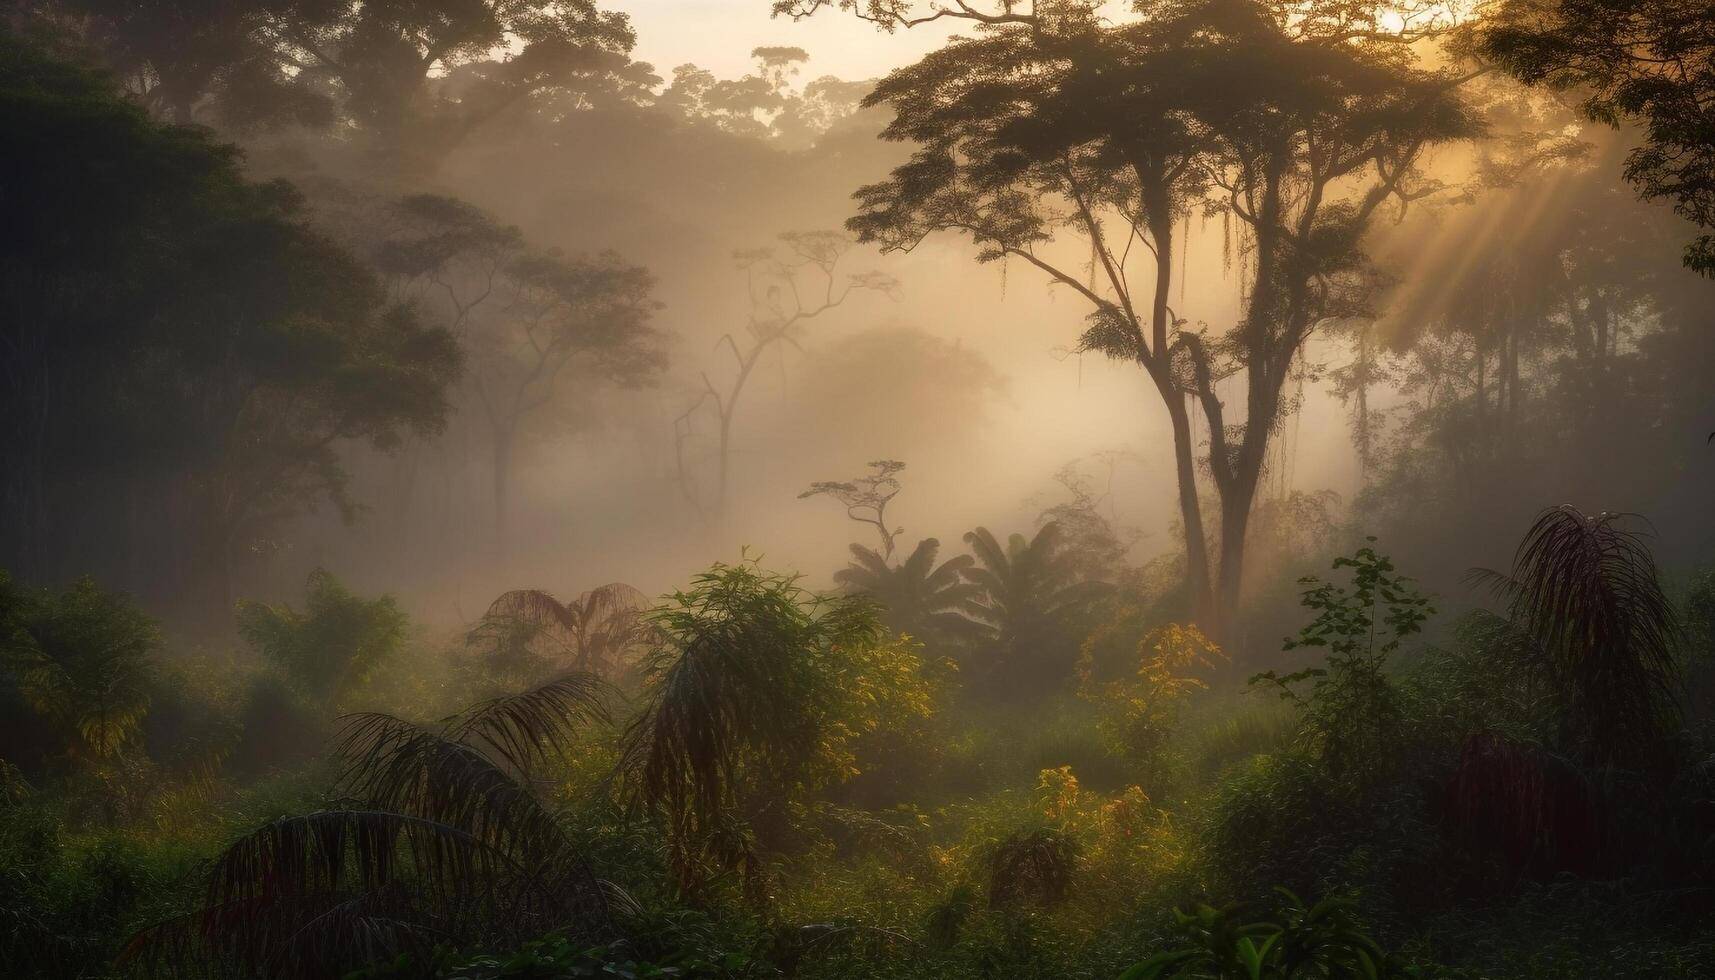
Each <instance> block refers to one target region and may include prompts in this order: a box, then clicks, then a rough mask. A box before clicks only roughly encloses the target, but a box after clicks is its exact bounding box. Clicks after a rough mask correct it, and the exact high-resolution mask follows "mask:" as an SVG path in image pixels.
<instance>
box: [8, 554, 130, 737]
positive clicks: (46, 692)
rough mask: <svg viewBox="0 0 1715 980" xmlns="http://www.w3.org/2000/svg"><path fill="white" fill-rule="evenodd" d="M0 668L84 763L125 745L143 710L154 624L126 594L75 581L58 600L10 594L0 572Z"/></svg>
mask: <svg viewBox="0 0 1715 980" xmlns="http://www.w3.org/2000/svg"><path fill="white" fill-rule="evenodd" d="M0 605H3V606H4V607H8V608H4V609H0V629H3V632H0V663H4V665H5V667H6V668H7V671H8V672H9V673H10V674H11V675H12V680H13V683H14V684H16V685H17V688H18V691H19V693H20V694H22V695H23V697H24V700H25V701H26V702H27V703H28V704H29V705H30V707H31V708H32V709H33V710H34V711H35V712H36V713H37V714H38V715H40V716H41V717H42V718H43V719H44V720H46V721H47V722H49V723H50V724H51V725H53V726H54V727H55V728H56V729H58V730H59V733H60V736H61V737H62V738H63V739H64V741H65V746H66V752H67V754H68V755H70V756H71V757H72V758H73V759H77V760H80V761H84V762H87V763H96V764H99V763H102V762H105V761H108V760H111V759H113V758H115V757H117V756H119V755H121V754H122V753H124V752H125V751H126V750H127V748H128V747H130V746H131V744H132V742H133V741H134V740H135V738H136V736H137V734H138V731H139V729H140V727H141V725H142V723H143V718H144V716H145V715H146V714H147V712H148V710H149V689H150V684H151V682H152V680H153V679H154V665H153V664H152V663H151V658H152V657H153V655H154V654H155V652H156V650H157V649H158V648H159V646H160V637H159V635H158V633H157V631H156V628H155V624H154V623H153V622H152V621H151V620H150V619H149V617H148V616H147V615H145V614H144V613H143V611H142V610H141V609H139V608H137V606H136V604H135V603H133V602H132V601H131V599H130V598H129V597H127V596H124V595H122V594H119V593H113V592H104V591H102V590H101V589H100V588H98V587H97V586H96V584H95V583H94V582H93V581H92V580H90V579H88V578H84V579H79V580H78V581H77V582H75V583H73V584H72V586H71V587H70V588H68V589H66V590H65V591H64V592H61V593H59V594H57V595H56V594H53V593H47V592H43V593H40V594H31V593H28V592H24V591H22V590H15V589H14V587H13V586H12V584H11V580H10V579H9V578H8V577H6V576H5V575H4V573H0Z"/></svg>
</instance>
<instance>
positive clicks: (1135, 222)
mask: <svg viewBox="0 0 1715 980" xmlns="http://www.w3.org/2000/svg"><path fill="white" fill-rule="evenodd" d="M834 5H835V4H830V3H828V2H825V0H809V2H794V0H783V2H781V3H779V4H777V5H776V11H777V12H779V13H784V14H789V15H792V16H803V15H807V14H809V13H813V12H814V11H815V10H817V9H818V8H822V7H826V6H834ZM837 6H839V7H842V8H845V9H849V10H852V11H854V12H856V13H857V14H858V15H859V16H860V17H862V18H864V19H866V20H873V21H875V22H877V23H879V24H880V25H881V26H883V27H885V28H888V29H893V28H896V27H901V26H907V27H908V26H911V25H913V24H916V23H922V22H924V21H926V20H930V19H941V18H955V19H966V20H971V21H975V22H978V23H981V24H983V25H985V28H986V29H985V30H984V31H983V33H982V34H980V35H979V36H978V37H976V38H974V39H955V40H953V41H952V42H950V43H949V44H948V45H947V46H946V47H945V48H943V49H941V50H940V51H937V52H935V53H933V54H931V55H929V56H928V57H926V58H924V59H923V60H922V61H921V62H919V63H918V64H916V65H914V66H912V67H909V68H905V69H901V70H899V71H896V72H894V73H893V74H892V75H890V76H889V77H888V78H887V79H886V80H884V81H883V82H882V83H881V85H880V86H879V87H878V88H877V89H876V91H875V92H874V93H873V94H872V95H871V96H870V97H869V99H868V100H867V102H866V104H869V105H881V104H885V105H888V106H891V107H892V108H893V110H894V112H895V119H894V121H893V123H892V124H890V126H889V127H888V129H887V130H886V131H885V133H884V136H885V137H886V138H888V139H894V140H901V141H909V142H912V143H914V144H916V145H917V146H918V147H919V149H918V150H917V151H916V152H915V153H914V154H913V155H912V158H911V160H910V161H909V162H908V163H906V164H904V165H903V166H901V167H899V168H898V169H896V170H895V171H894V173H893V176H892V179H891V180H889V181H887V182H884V183H880V184H875V185H871V186H869V187H865V188H863V189H862V190H861V191H859V192H858V200H859V204H860V213H859V214H858V216H857V217H855V218H853V219H852V221H851V227H852V228H853V229H854V230H856V231H857V232H858V235H859V239H860V240H862V241H875V242H878V243H880V244H881V246H882V247H883V248H884V249H888V250H909V249H911V248H913V247H915V246H916V245H917V244H918V243H919V242H921V241H922V240H923V239H924V238H925V237H927V236H929V235H931V234H934V233H936V232H941V231H954V232H960V233H964V234H968V235H969V236H970V237H971V238H972V240H973V241H974V242H975V243H976V244H977V245H978V247H979V255H978V257H979V259H980V260H983V261H996V260H1004V259H1009V258H1016V259H1018V260H1021V261H1023V262H1024V263H1026V264H1027V265H1029V266H1031V267H1033V268H1035V269H1037V270H1039V271H1040V272H1041V273H1042V274H1044V275H1045V276H1046V277H1047V278H1048V279H1049V280H1050V281H1051V282H1053V283H1055V284H1057V285H1059V286H1062V287H1065V288H1068V289H1070V290H1072V291H1073V292H1075V293H1077V294H1078V295H1079V297H1080V298H1081V299H1082V300H1083V301H1084V302H1085V303H1086V305H1087V307H1088V309H1089V315H1088V320H1089V327H1088V329H1087V330H1086V332H1085V334H1084V338H1083V343H1082V347H1083V349H1085V350H1092V351H1100V352H1102V353H1105V354H1108V355H1109V356H1111V357H1114V358H1116V359H1122V360H1128V361H1133V362H1135V363H1137V364H1138V365H1139V366H1140V367H1142V368H1143V369H1144V371H1145V373H1146V374H1147V375H1148V376H1149V378H1150V380H1151V384H1152V386H1153V387H1154V388H1155V389H1156V391H1157V392H1158V394H1159V395H1160V397H1161V399H1162V403H1163V405H1164V406H1165V408H1166V410H1167V413H1168V417H1169V420H1170V422H1171V425H1172V430H1173V434H1174V458H1175V466H1176V470H1177V476H1178V484H1179V506H1180V517H1181V526H1182V528H1183V533H1184V535H1185V538H1186V549H1187V576H1188V579H1189V582H1190V591H1191V593H1192V595H1193V596H1194V597H1195V605H1196V608H1197V611H1198V616H1199V619H1200V620H1202V621H1203V622H1205V624H1216V626H1212V627H1211V628H1212V629H1217V626H1218V623H1219V622H1220V621H1221V620H1222V619H1224V618H1226V617H1230V616H1231V614H1232V612H1233V610H1234V607H1235V606H1236V605H1237V603H1238V601H1239V597H1240V587H1241V584H1242V582H1243V572H1244V542H1245V531H1246V527H1247V524H1248V520H1249V516H1250V511H1251V507H1252V504H1253V502H1254V499H1255V495H1256V489H1257V485H1258V482H1259V480H1260V478H1261V475H1262V472H1263V468H1264V464H1265V462H1266V460H1267V457H1268V454H1267V449H1268V444H1269V438H1270V436H1271V435H1272V433H1273V432H1274V430H1275V429H1276V427H1277V425H1278V423H1279V421H1280V419H1281V417H1282V415H1283V414H1284V413H1285V412H1287V411H1289V410H1290V406H1289V405H1288V404H1287V402H1286V400H1285V399H1284V398H1283V394H1282V390H1283V387H1284V385H1285V384H1286V382H1287V379H1288V377H1289V376H1290V372H1291V371H1292V368H1293V364H1294V361H1295V360H1296V358H1297V356H1298V354H1299V352H1300V351H1301V350H1302V348H1303V345H1304V344H1305V342H1306V341H1307V339H1308V338H1309V336H1310V335H1311V334H1312V333H1313V332H1314V331H1315V330H1316V329H1317V328H1318V327H1319V326H1321V325H1323V324H1324V323H1327V322H1329V321H1331V320H1336V319H1340V318H1345V317H1352V316H1360V315H1363V314H1364V313H1365V312H1366V309H1365V305H1364V299H1365V295H1366V289H1367V287H1368V285H1369V283H1370V278H1369V276H1368V275H1367V268H1366V266H1365V263H1364V256H1363V252H1362V250H1361V247H1360V245H1361V240H1362V237H1363V233H1364V231H1365V229H1366V228H1367V226H1368V223H1369V221H1370V219H1371V217H1372V216H1373V215H1374V214H1375V212H1376V211H1377V210H1378V209H1379V208H1380V207H1381V206H1382V205H1383V204H1385V203H1387V202H1388V201H1389V200H1399V201H1401V202H1404V201H1406V200H1409V199H1411V198H1412V197H1415V196H1418V195H1420V194H1422V193H1425V192H1426V191H1427V190H1429V189H1431V188H1432V186H1433V185H1429V184H1427V183H1426V182H1424V181H1423V180H1422V178H1421V175H1420V174H1419V172H1418V164H1419V162H1420V160H1421V158H1422V155H1423V153H1424V151H1425V149H1426V148H1428V147H1430V146H1432V145H1435V144H1437V143H1441V142H1445V141H1448V140H1451V139H1456V138H1460V137H1463V136H1466V135H1469V134H1470V133H1472V132H1473V130H1474V126H1473V124H1472V122H1471V121H1470V119H1469V118H1468V116H1467V115H1466V113H1465V112H1464V111H1463V110H1462V107H1461V104H1460V102H1459V101H1458V99H1457V97H1456V95H1455V87H1456V82H1457V79H1454V78H1450V77H1448V76H1446V75H1443V74H1440V73H1434V72H1429V71H1425V70H1422V69H1419V68H1416V67H1415V66H1414V65H1413V64H1412V63H1411V62H1410V60H1409V58H1408V57H1407V55H1406V54H1405V42H1407V41H1410V40H1416V39H1418V38H1421V37H1423V36H1424V35H1425V34H1426V33H1428V32H1431V31H1433V30H1434V29H1435V28H1436V27H1437V26H1439V25H1443V24H1444V23H1445V21H1444V20H1441V19H1438V18H1437V17H1436V16H1435V15H1436V12H1437V8H1436V7H1435V6H1434V5H1427V4H1426V5H1422V6H1421V8H1419V7H1416V6H1414V7H1413V8H1412V9H1410V10H1407V11H1405V12H1404V13H1403V14H1401V17H1402V18H1403V23H1404V25H1405V26H1404V27H1403V28H1401V27H1399V26H1398V25H1396V26H1395V28H1394V29H1392V30H1389V29H1388V28H1387V27H1386V26H1385V25H1384V24H1383V22H1382V20H1381V19H1380V14H1379V13H1378V11H1375V10H1368V9H1365V8H1362V7H1361V6H1360V7H1354V6H1353V5H1350V4H1343V3H1332V2H1330V3H1314V4H1310V5H1308V6H1307V5H1305V4H1301V3H1295V2H1287V0H1172V2H1144V3H1140V4H1138V5H1137V10H1138V19H1137V20H1135V21H1132V22H1128V23H1123V24H1119V25H1110V24H1108V23H1107V22H1105V21H1104V20H1103V19H1102V18H1100V17H1098V16H1097V13H1096V11H1095V9H1094V6H1093V5H1091V4H1086V3H1078V2H1065V3H1055V4H1041V5H1035V6H1030V7H1028V8H1027V7H1026V6H1025V5H1022V4H1016V3H1010V2H1003V3H1000V4H998V5H995V6H994V7H992V8H989V7H981V8H979V7H978V6H975V5H970V4H965V3H959V4H957V5H955V6H950V7H949V6H937V7H932V8H931V9H930V10H928V11H927V12H914V11H916V10H917V8H915V7H914V6H913V5H912V4H910V3H907V2H903V0H875V2H870V3H859V2H856V0H852V2H841V3H838V4H837ZM1237 63H1242V64H1245V65H1246V66H1247V71H1246V72H1244V73H1234V72H1232V71H1231V66H1232V65H1233V64H1237ZM1192 211H1202V212H1204V213H1218V214H1221V215H1224V216H1225V220H1230V221H1237V222H1238V223H1239V225H1240V227H1241V229H1242V230H1243V231H1244V232H1245V235H1244V239H1245V240H1244V245H1245V251H1246V253H1247V254H1248V257H1249V261H1248V262H1247V263H1246V274H1245V282H1244V295H1245V298H1246V303H1245V306H1244V312H1243V314H1242V316H1241V318H1240V320H1239V322H1238V323H1236V324H1234V325H1233V327H1232V328H1231V329H1230V330H1228V331H1227V332H1226V333H1224V334H1222V335H1219V336H1215V337H1206V336H1205V335H1203V334H1202V333H1200V332H1193V331H1191V330H1188V329H1185V325H1186V321H1185V319H1184V318H1182V317H1181V316H1180V315H1179V314H1178V313H1176V312H1175V311H1173V310H1172V309H1171V308H1170V306H1169V302H1168V301H1169V297H1170V296H1171V286H1172V281H1173V275H1174V273H1175V268H1174V257H1175V255H1176V251H1175V249H1176V242H1175V230H1176V225H1177V224H1179V223H1180V222H1181V221H1182V220H1183V219H1184V218H1185V217H1186V216H1187V215H1189V214H1190V213H1191V212H1192ZM1067 239H1076V240H1079V242H1080V245H1079V248H1077V249H1076V250H1072V249H1067V250H1065V251H1063V252H1056V251H1055V250H1054V249H1052V248H1051V247H1050V246H1051V244H1053V243H1056V242H1060V241H1064V240H1067ZM1134 246H1141V251H1142V252H1146V253H1148V254H1147V257H1146V258H1145V259H1144V262H1145V263H1146V264H1147V265H1148V266H1149V275H1148V277H1147V278H1146V279H1145V280H1144V283H1139V284H1136V285H1134V283H1133V281H1132V277H1131V271H1132V265H1133V252H1134ZM1070 255H1087V256H1088V257H1089V265H1088V268H1087V270H1086V269H1085V268H1081V267H1080V266H1078V265H1074V264H1072V263H1071V262H1069V261H1067V257H1068V256H1070ZM1145 284H1147V285H1145ZM1229 380H1230V381H1231V382H1232V383H1229ZM1232 388H1239V389H1240V390H1241V391H1242V405H1243V409H1242V410H1243V415H1242V417H1241V418H1235V417H1234V416H1235V415H1237V414H1238V412H1237V411H1235V409H1237V408H1238V404H1237V403H1236V401H1235V399H1234V398H1233V395H1232V393H1231V392H1230V389H1232ZM1230 401H1231V402H1235V404H1233V405H1231V406H1229V402H1230ZM1193 403H1195V404H1196V406H1197V407H1198V408H1200V409H1201V410H1202V412H1203V413H1204V415H1205V417H1206V418H1207V419H1208V423H1209V435H1208V440H1209V453H1208V456H1207V458H1206V460H1205V461H1204V462H1205V464H1206V466H1207V468H1208V471H1209V474H1210V478H1211V481H1212V483H1213V485H1214V489H1215V491H1216V493H1217V496H1218V499H1219V501H1220V505H1219V506H1220V525H1219V535H1220V536H1219V543H1218V545H1213V544H1211V542H1212V541H1213V540H1214V535H1215V528H1214V526H1213V524H1214V522H1213V521H1211V520H1208V519H1207V518H1206V515H1205V514H1204V512H1203V506H1202V503H1201V501H1200V495H1199V493H1198V485H1197V484H1198V477H1197V472H1198V466H1199V460H1198V459H1197V453H1196V448H1197V439H1196V436H1195V434H1194V433H1193V430H1192V424H1191V407H1192V404H1193ZM1217 635H1218V629H1217Z"/></svg>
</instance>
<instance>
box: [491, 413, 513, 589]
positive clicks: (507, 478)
mask: <svg viewBox="0 0 1715 980" xmlns="http://www.w3.org/2000/svg"><path fill="white" fill-rule="evenodd" d="M512 439H513V433H512V430H511V429H510V428H505V427H497V428H496V429H495V430H494V559H495V563H496V564H497V565H501V564H504V563H505V561H506V522H507V516H508V510H509V509H510V507H511V499H510V495H511V492H512Z"/></svg>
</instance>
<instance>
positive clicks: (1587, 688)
mask: <svg viewBox="0 0 1715 980" xmlns="http://www.w3.org/2000/svg"><path fill="white" fill-rule="evenodd" d="M1626 516H1627V515H1623V514H1610V513H1601V514H1597V515H1595V516H1593V517H1587V516H1585V515H1584V514H1582V513H1580V512H1579V511H1578V510H1577V509H1576V508H1574V507H1572V506H1570V505H1562V506H1559V507H1555V508H1552V509H1550V510H1547V511H1545V512H1543V514H1542V516H1540V517H1539V518H1537V521H1536V523H1535V524H1533V525H1532V526H1531V529H1530V531H1529V532H1528V533H1527V534H1526V535H1525V537H1524V540H1523V541H1522V542H1521V543H1520V544H1519V548H1518V552H1517V555H1516V556H1515V557H1514V560H1513V569H1512V574H1511V575H1502V574H1499V573H1496V572H1492V571H1486V570H1482V569H1478V570H1474V571H1473V572H1472V574H1471V577H1472V579H1473V580H1474V581H1477V582H1483V583H1488V584H1489V585H1491V586H1492V587H1493V588H1494V589H1495V591H1496V593H1497V594H1498V595H1499V596H1500V597H1501V598H1503V599H1504V600H1506V602H1507V606H1508V611H1509V613H1510V614H1511V617H1512V620H1513V622H1514V624H1516V625H1517V626H1519V627H1520V628H1521V629H1522V630H1523V631H1524V632H1525V634H1526V635H1528V636H1529V637H1530V638H1531V639H1532V640H1533V641H1534V642H1535V645H1536V648H1537V650H1538V651H1539V652H1540V653H1541V655H1542V656H1543V658H1544V661H1545V663H1546V666H1547V668H1548V670H1549V673H1550V674H1551V676H1552V678H1553V680H1554V683H1555V687H1556V689H1557V690H1558V693H1559V697H1560V699H1561V742H1562V748H1563V750H1564V751H1567V752H1569V753H1571V754H1572V755H1574V756H1576V757H1578V758H1580V759H1582V760H1583V761H1585V762H1588V763H1591V764H1594V765H1599V766H1611V765H1626V764H1637V763H1641V762H1643V761H1645V759H1646V758H1647V757H1648V756H1650V755H1651V754H1653V753H1654V752H1655V751H1656V750H1658V749H1659V748H1661V746H1662V745H1663V744H1664V741H1665V739H1666V737H1667V735H1668V734H1669V733H1670V732H1671V731H1672V728H1673V725H1674V722H1675V720H1676V719H1675V711H1676V709H1675V701H1674V696H1673V690H1672V685H1673V682H1674V678H1675V676H1676V675H1677V671H1678V666H1677V665H1676V664H1675V662H1674V656H1673V648H1674V644H1675V641H1676V639H1677V637H1678V634H1679V626H1678V622H1677V619H1676V617H1675V615H1674V612H1673V606H1672V604H1671V603H1670V602H1669V601H1668V599H1667V596H1666V595H1665V594H1664V593H1663V592H1662V588H1661V582H1660V579H1659V578H1658V576H1657V573H1656V566H1655V559H1654V558H1653V557H1652V556H1651V555H1650V551H1649V548H1648V547H1647V546H1646V545H1645V544H1644V541H1643V538H1642V536H1640V535H1639V534H1638V533H1637V532H1635V531H1629V530H1626V529H1624V528H1621V527H1619V526H1618V522H1619V521H1621V520H1623V519H1624V518H1625V517H1626Z"/></svg>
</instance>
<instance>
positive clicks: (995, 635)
mask: <svg viewBox="0 0 1715 980" xmlns="http://www.w3.org/2000/svg"><path fill="white" fill-rule="evenodd" d="M965 544H966V545H967V546H968V547H969V548H970V549H971V553H972V554H974V555H975V556H976V563H975V564H974V565H973V566H971V567H969V568H966V569H965V570H964V575H965V577H966V578H967V579H968V580H969V581H970V582H971V583H972V584H974V585H976V586H977V588H979V589H980V590H981V591H982V600H981V604H980V605H979V606H977V607H976V608H974V609H972V610H971V611H972V613H973V614H974V615H973V618H975V619H976V620H977V621H978V622H980V623H982V624H983V625H984V626H986V627H987V633H988V637H987V641H988V645H989V647H990V650H991V651H992V653H991V656H992V659H993V661H994V663H993V666H992V668H991V669H990V671H989V676H988V678H987V680H988V681H989V682H990V683H994V684H997V685H999V686H1001V687H1003V688H1007V689H1011V690H1013V691H1018V690H1036V691H1038V692H1040V690H1041V688H1040V687H1039V686H1038V685H1040V684H1042V683H1044V682H1048V683H1052V682H1056V681H1060V680H1064V679H1065V677H1066V676H1067V674H1068V673H1069V672H1070V670H1071V667H1072V661H1073V660H1074V659H1075V657H1076V649H1077V638H1075V637H1072V636H1070V635H1069V633H1070V630H1071V629H1072V625H1073V624H1072V618H1073V616H1074V615H1075V614H1077V613H1079V612H1082V611H1084V610H1085V609H1087V608H1088V606H1089V604H1090V603H1091V602H1092V601H1094V600H1095V599H1096V598H1098V597H1100V596H1101V595H1103V594H1105V593H1106V592H1107V591H1108V586H1107V585H1106V584H1104V583H1101V582H1094V581H1087V580H1081V579H1079V578H1078V577H1077V576H1076V574H1075V573H1074V572H1073V570H1072V569H1071V567H1070V566H1069V565H1068V562H1067V556H1066V554H1065V551H1064V549H1063V547H1062V537H1061V529H1060V525H1058V524H1055V523H1053V522H1049V523H1047V524H1044V525H1042V527H1041V528H1039V529H1038V530H1037V532H1036V534H1035V536H1034V537H1031V538H1026V537H1025V536H1024V535H1022V534H1014V535H1012V536H1011V537H1010V538H1008V539H1007V543H1006V545H1005V546H1004V547H1003V546H1002V545H1001V543H1000V542H999V541H998V540H996V539H995V536H994V534H993V533H992V532H990V531H989V529H988V528H986V527H979V528H977V529H976V530H974V531H970V532H967V533H966V534H965Z"/></svg>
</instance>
